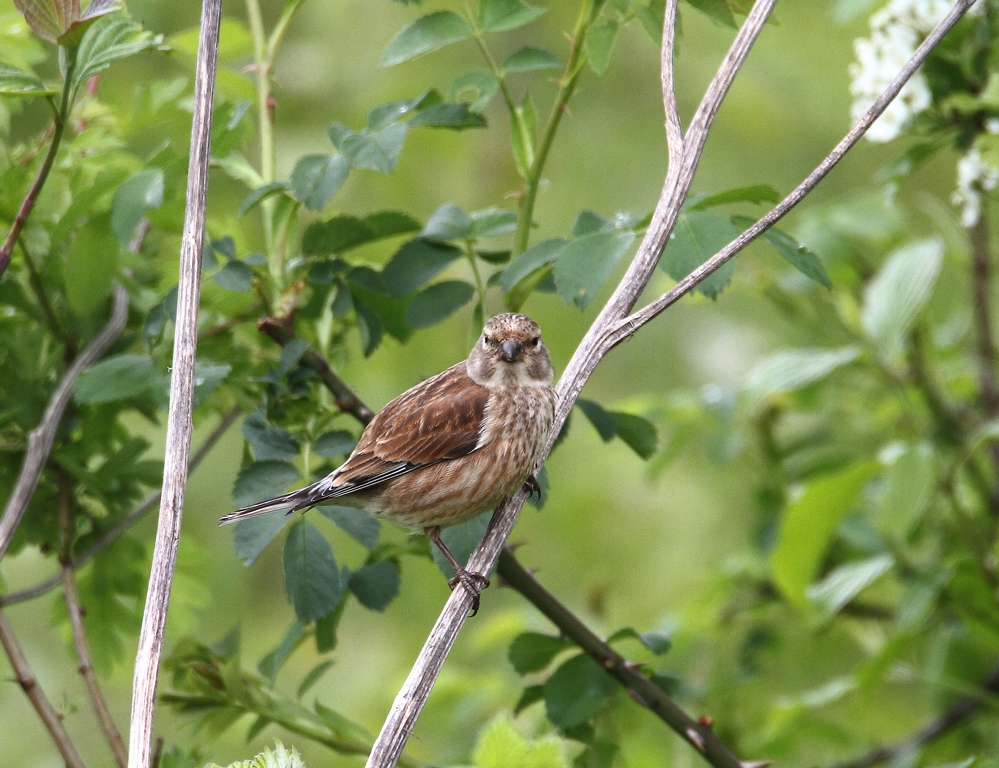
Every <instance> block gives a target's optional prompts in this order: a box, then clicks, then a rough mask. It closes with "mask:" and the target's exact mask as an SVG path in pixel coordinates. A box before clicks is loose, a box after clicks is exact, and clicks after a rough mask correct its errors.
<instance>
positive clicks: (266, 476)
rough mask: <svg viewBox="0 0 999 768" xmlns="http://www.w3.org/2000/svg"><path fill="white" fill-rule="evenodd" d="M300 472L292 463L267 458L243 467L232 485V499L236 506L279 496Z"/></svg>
mask: <svg viewBox="0 0 999 768" xmlns="http://www.w3.org/2000/svg"><path fill="white" fill-rule="evenodd" d="M301 476H302V474H301V473H300V472H299V471H298V468H297V467H296V466H295V465H294V464H289V463H288V462H287V461H277V460H274V459H268V460H266V461H255V462H253V463H252V464H248V465H247V466H245V467H243V468H242V469H241V470H240V471H239V474H238V475H237V476H236V482H235V483H234V484H233V487H232V499H233V501H234V502H235V504H236V506H237V507H245V506H248V505H250V504H256V503H257V502H258V501H263V500H264V499H269V498H271V497H273V496H279V495H280V494H282V493H283V492H284V491H285V489H286V488H287V487H288V486H289V485H291V484H292V483H294V482H295V481H296V480H298V479H299V478H300V477H301Z"/></svg>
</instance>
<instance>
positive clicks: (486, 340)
mask: <svg viewBox="0 0 999 768" xmlns="http://www.w3.org/2000/svg"><path fill="white" fill-rule="evenodd" d="M482 343H483V344H484V345H485V346H487V347H491V346H494V345H495V344H496V339H494V338H493V337H492V336H487V335H486V334H482Z"/></svg>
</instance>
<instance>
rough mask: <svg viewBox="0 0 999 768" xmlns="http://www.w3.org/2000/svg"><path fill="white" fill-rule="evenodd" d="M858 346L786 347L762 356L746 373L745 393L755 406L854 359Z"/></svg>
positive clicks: (858, 353) (798, 387) (824, 375)
mask: <svg viewBox="0 0 999 768" xmlns="http://www.w3.org/2000/svg"><path fill="white" fill-rule="evenodd" d="M861 351H862V350H861V348H860V347H859V346H857V345H850V346H848V347H841V348H839V349H788V350H784V351H782V352H777V353H775V354H773V355H770V356H769V357H766V358H764V359H763V360H761V361H760V362H759V363H757V364H756V365H755V366H753V369H752V371H750V373H749V378H748V380H747V381H746V386H745V388H744V392H745V393H746V396H747V398H748V399H749V402H750V403H751V404H752V405H753V406H755V405H756V404H758V403H760V402H762V401H763V400H765V399H767V398H768V397H771V396H773V395H777V394H782V393H784V392H793V391H795V390H798V389H801V388H802V387H807V386H809V385H811V384H815V383H816V382H819V381H822V380H823V379H824V378H826V377H827V376H829V374H831V373H832V372H833V371H835V370H836V369H838V368H841V367H843V366H844V365H849V364H850V363H852V362H854V361H855V360H857V358H859V357H860V354H861Z"/></svg>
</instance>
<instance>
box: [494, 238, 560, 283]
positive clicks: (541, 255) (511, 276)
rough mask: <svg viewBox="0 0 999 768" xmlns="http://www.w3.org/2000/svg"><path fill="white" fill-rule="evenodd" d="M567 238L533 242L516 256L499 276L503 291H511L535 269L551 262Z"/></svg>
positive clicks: (556, 256)
mask: <svg viewBox="0 0 999 768" xmlns="http://www.w3.org/2000/svg"><path fill="white" fill-rule="evenodd" d="M568 244H569V241H568V240H565V239H563V238H561V237H555V238H552V239H550V240H542V241H541V242H540V243H535V244H534V245H532V246H531V247H530V248H528V249H527V250H526V251H524V252H523V253H521V254H520V255H518V256H517V258H515V259H514V260H513V261H511V262H510V265H509V266H508V267H507V268H506V269H504V270H503V271H502V272H501V273H500V276H499V286H500V288H502V289H503V290H504V291H507V292H509V291H511V290H512V289H513V288H514V286H516V285H517V283H519V282H520V281H521V280H523V279H524V278H525V277H527V276H528V275H529V274H531V273H532V272H534V271H535V270H536V269H539V268H540V267H543V266H545V265H546V264H551V263H552V262H553V261H555V259H557V258H558V256H559V254H560V253H562V250H563V249H564V248H565V246H566V245H568Z"/></svg>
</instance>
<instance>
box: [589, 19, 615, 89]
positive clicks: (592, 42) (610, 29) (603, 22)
mask: <svg viewBox="0 0 999 768" xmlns="http://www.w3.org/2000/svg"><path fill="white" fill-rule="evenodd" d="M619 29H620V25H619V24H618V22H617V20H616V19H600V20H599V21H598V22H596V23H595V24H593V25H592V26H591V27H590V28H589V29H588V30H586V37H584V38H583V49H584V50H585V51H586V63H587V64H589V65H590V69H592V70H593V73H594V74H595V75H597V76H600V75H602V74H603V73H604V72H606V71H607V67H609V66H610V60H611V53H613V51H614V41H615V40H616V39H617V33H618V30H619Z"/></svg>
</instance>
